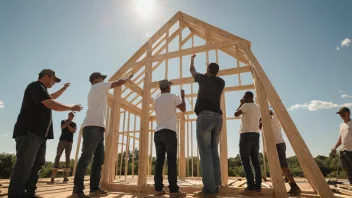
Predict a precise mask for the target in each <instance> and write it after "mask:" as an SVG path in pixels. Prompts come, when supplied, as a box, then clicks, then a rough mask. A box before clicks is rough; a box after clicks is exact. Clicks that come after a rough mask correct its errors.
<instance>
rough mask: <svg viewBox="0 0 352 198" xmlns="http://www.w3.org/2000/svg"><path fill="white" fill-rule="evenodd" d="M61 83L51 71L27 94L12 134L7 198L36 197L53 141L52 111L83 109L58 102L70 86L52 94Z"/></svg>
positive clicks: (30, 87)
mask: <svg viewBox="0 0 352 198" xmlns="http://www.w3.org/2000/svg"><path fill="white" fill-rule="evenodd" d="M60 81H61V79H60V78H58V77H57V76H56V75H55V72H54V71H53V70H51V69H44V70H42V71H41V72H40V73H39V77H38V80H37V81H34V82H32V83H30V84H29V85H28V86H27V88H26V90H25V91H24V97H23V101H22V107H21V110H20V113H19V115H18V118H17V122H16V124H15V127H14V131H13V138H15V140H16V163H15V166H14V167H13V170H12V173H11V178H10V185H9V191H8V196H9V197H36V195H35V190H36V189H37V187H36V185H37V182H38V175H39V171H40V170H41V168H42V166H43V165H44V163H45V152H46V141H47V139H53V138H54V133H53V124H52V114H51V110H54V111H80V110H81V109H82V108H81V106H80V105H72V106H71V105H70V106H69V105H63V104H61V103H59V102H56V101H55V99H57V98H58V97H59V96H60V95H61V94H62V93H63V92H64V91H65V90H66V88H67V87H68V86H69V85H70V84H69V83H66V84H65V85H64V87H63V88H62V89H60V90H59V91H57V92H55V93H53V94H49V93H48V90H47V89H48V88H51V87H53V86H54V85H55V83H58V82H60Z"/></svg>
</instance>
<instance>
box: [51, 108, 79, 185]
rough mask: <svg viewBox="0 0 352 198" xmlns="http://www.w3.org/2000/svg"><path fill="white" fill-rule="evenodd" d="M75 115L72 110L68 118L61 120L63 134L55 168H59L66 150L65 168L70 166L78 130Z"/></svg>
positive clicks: (65, 180)
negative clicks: (74, 139) (74, 135)
mask: <svg viewBox="0 0 352 198" xmlns="http://www.w3.org/2000/svg"><path fill="white" fill-rule="evenodd" d="M74 117H75V115H74V114H73V112H70V113H69V114H68V119H67V120H62V121H61V136H60V141H59V144H58V145H57V154H56V157H55V164H54V168H59V162H60V157H61V155H62V152H63V151H64V150H65V154H66V164H65V168H70V155H71V150H72V143H73V134H74V133H75V132H76V123H74V122H73V121H72V120H73V118H74ZM51 181H52V182H53V181H54V175H53V176H52V178H51ZM64 182H68V179H67V171H64Z"/></svg>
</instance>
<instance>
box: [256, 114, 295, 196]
mask: <svg viewBox="0 0 352 198" xmlns="http://www.w3.org/2000/svg"><path fill="white" fill-rule="evenodd" d="M269 113H270V117H271V126H272V129H273V135H274V136H273V138H274V141H275V143H276V149H277V155H278V156H279V161H280V166H281V171H282V173H283V174H284V175H285V177H286V178H287V180H288V182H289V185H290V187H291V189H290V190H289V191H288V195H289V196H297V195H300V194H301V189H300V188H299V187H298V186H297V184H296V182H295V179H294V177H293V175H292V173H291V171H290V169H289V168H288V163H287V159H286V143H285V141H284V138H282V133H281V124H280V121H279V118H278V117H277V115H276V113H274V112H273V111H272V110H269ZM259 128H260V129H261V130H262V119H260V121H259Z"/></svg>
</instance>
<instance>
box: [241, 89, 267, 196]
mask: <svg viewBox="0 0 352 198" xmlns="http://www.w3.org/2000/svg"><path fill="white" fill-rule="evenodd" d="M240 103H241V104H240V106H239V107H238V109H237V110H236V112H235V117H238V116H241V115H242V116H241V125H240V144H239V146H240V156H241V161H242V166H243V169H244V172H245V174H246V179H247V188H245V189H244V190H243V191H241V192H240V193H241V194H242V195H255V194H257V192H260V191H261V183H262V173H261V169H260V163H259V119H260V108H259V106H258V105H257V104H256V103H255V102H254V95H253V93H252V92H250V91H247V92H246V93H245V94H244V96H243V98H242V99H241V100H240ZM250 161H252V165H253V168H254V172H255V182H254V177H253V172H252V167H251V164H250Z"/></svg>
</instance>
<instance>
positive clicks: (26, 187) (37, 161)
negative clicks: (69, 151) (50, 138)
mask: <svg viewBox="0 0 352 198" xmlns="http://www.w3.org/2000/svg"><path fill="white" fill-rule="evenodd" d="M15 140H16V163H15V166H14V167H13V169H12V173H11V177H10V185H9V191H8V196H9V197H25V196H26V194H27V196H32V195H34V194H35V190H36V189H37V182H38V178H39V172H40V170H41V169H42V167H43V166H44V164H45V152H46V140H47V139H46V138H45V137H41V136H38V135H34V134H28V135H23V136H17V137H16V138H15Z"/></svg>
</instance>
